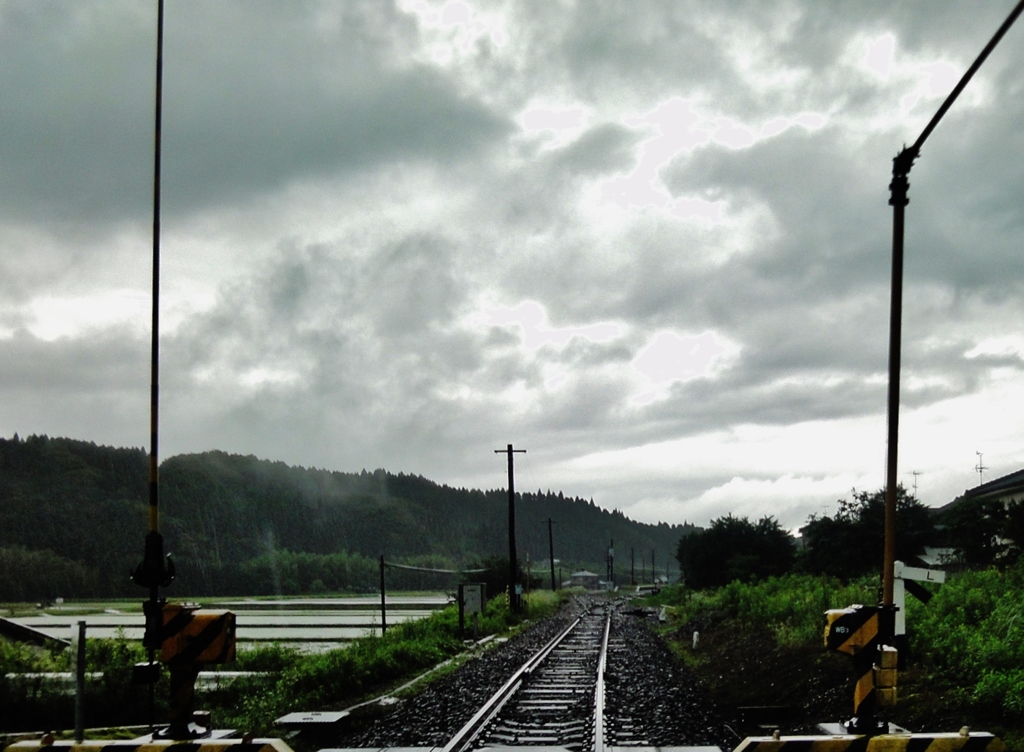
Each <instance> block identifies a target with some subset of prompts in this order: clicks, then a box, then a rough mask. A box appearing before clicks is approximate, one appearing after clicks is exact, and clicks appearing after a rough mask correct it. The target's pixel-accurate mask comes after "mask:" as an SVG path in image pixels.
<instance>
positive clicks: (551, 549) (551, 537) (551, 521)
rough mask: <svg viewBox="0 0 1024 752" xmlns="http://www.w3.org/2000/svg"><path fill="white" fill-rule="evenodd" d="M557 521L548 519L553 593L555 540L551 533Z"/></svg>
mask: <svg viewBox="0 0 1024 752" xmlns="http://www.w3.org/2000/svg"><path fill="white" fill-rule="evenodd" d="M554 524H555V521H554V520H553V519H551V518H550V517H548V560H549V561H550V562H551V591H552V592H554V590H555V539H554V536H553V534H552V533H551V526H552V525H554Z"/></svg>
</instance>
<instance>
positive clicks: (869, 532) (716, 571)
mask: <svg viewBox="0 0 1024 752" xmlns="http://www.w3.org/2000/svg"><path fill="white" fill-rule="evenodd" d="M851 496H852V498H850V499H839V500H838V502H837V503H838V508H837V511H836V512H835V514H833V515H831V516H830V515H825V514H822V515H811V517H810V518H809V519H808V520H807V522H806V524H805V525H804V526H803V527H802V528H800V537H799V538H798V539H797V538H794V537H793V536H792V535H790V533H789V532H788V531H787V530H785V529H783V528H782V527H781V525H780V524H779V523H778V521H777V520H776V519H775V518H774V517H771V516H765V517H762V518H761V519H759V520H757V521H751V520H750V519H748V518H746V517H733V516H732V515H726V516H725V517H719V518H718V519H716V520H714V521H713V522H712V523H711V525H710V526H709V527H708V528H707V529H705V530H700V531H697V532H696V533H694V534H693V535H690V536H686V537H683V538H681V539H680V541H679V543H678V545H677V547H676V559H677V561H678V562H679V566H680V569H681V570H682V572H683V575H684V578H685V580H686V583H687V584H688V585H689V586H691V587H693V588H697V589H703V588H709V587H720V586H722V585H726V584H728V583H730V582H733V581H735V580H739V581H741V582H750V581H755V580H763V579H766V578H768V577H773V576H776V577H777V576H781V575H784V574H789V573H805V574H814V575H827V576H831V577H838V578H840V579H843V580H850V579H853V578H855V577H859V576H861V575H866V574H872V573H876V572H880V571H881V568H882V561H883V545H884V527H885V491H884V489H883V490H879V491H875V492H867V491H857V490H856V489H854V490H853V492H852V494H851ZM896 530H897V535H896V559H897V560H899V561H903V562H906V563H913V562H915V561H917V557H918V556H920V555H921V554H922V553H923V552H924V548H925V547H926V546H932V547H935V548H941V549H944V550H946V551H948V552H949V557H948V560H947V561H944V562H943V564H944V566H953V567H967V568H978V567H985V566H990V565H993V564H998V565H1002V566H1006V565H1011V564H1013V563H1014V562H1016V561H1017V560H1018V559H1019V558H1020V557H1021V553H1022V551H1024V502H1021V501H1019V500H1018V501H1012V502H1010V503H1009V504H1004V503H1002V502H1000V501H993V500H990V499H970V498H964V499H961V500H959V501H958V502H957V503H956V504H954V505H951V506H950V508H948V509H945V510H943V511H941V512H940V511H937V510H933V509H929V508H928V507H926V506H924V505H923V504H922V503H921V502H920V501H918V500H917V499H916V498H915V497H914V496H912V495H910V494H908V493H907V491H906V489H905V488H903V487H902V486H900V487H899V488H897V491H896Z"/></svg>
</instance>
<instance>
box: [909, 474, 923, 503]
mask: <svg viewBox="0 0 1024 752" xmlns="http://www.w3.org/2000/svg"><path fill="white" fill-rule="evenodd" d="M910 474H911V475H913V476H914V498H915V499H917V476H918V475H924V473H923V472H922V471H921V470H911V471H910Z"/></svg>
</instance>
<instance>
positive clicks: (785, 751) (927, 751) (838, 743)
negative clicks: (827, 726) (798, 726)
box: [733, 732, 1006, 752]
mask: <svg viewBox="0 0 1024 752" xmlns="http://www.w3.org/2000/svg"><path fill="white" fill-rule="evenodd" d="M733 752H1006V745H1004V744H1003V742H1002V741H1001V740H999V739H998V738H996V737H994V736H992V734H987V733H970V734H966V733H962V732H961V733H953V734H881V735H879V736H782V737H779V738H778V739H776V738H775V737H772V736H765V737H761V736H751V737H747V738H746V739H744V740H743V741H742V742H741V743H740V746H738V747H737V748H736V749H735V750H734V751H733Z"/></svg>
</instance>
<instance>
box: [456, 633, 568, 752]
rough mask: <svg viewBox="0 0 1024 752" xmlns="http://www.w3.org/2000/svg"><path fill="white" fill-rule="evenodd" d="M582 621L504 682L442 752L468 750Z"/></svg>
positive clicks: (535, 655) (552, 641)
mask: <svg viewBox="0 0 1024 752" xmlns="http://www.w3.org/2000/svg"><path fill="white" fill-rule="evenodd" d="M582 620H583V616H579V617H577V618H576V620H575V621H573V623H572V624H570V625H569V626H568V627H567V628H566V629H565V630H564V631H563V632H562V633H561V634H559V635H557V636H556V637H554V638H553V639H552V640H551V641H550V642H548V644H547V645H545V646H544V647H543V648H541V649H540V650H539V651H537V652H536V653H535V654H534V655H533V656H532V657H531V658H530V659H529V660H527V661H526V663H524V664H523V665H522V666H521V667H520V668H519V669H518V670H517V671H516V672H515V673H514V674H512V676H511V677H509V680H508V681H507V682H505V684H504V685H503V686H502V687H501V689H499V690H498V691H497V692H495V693H494V694H493V695H492V696H491V698H490V699H489V700H487V702H485V703H484V704H483V705H482V706H481V707H480V709H479V710H478V711H477V712H476V713H475V714H474V715H473V717H472V718H470V719H469V722H468V723H466V725H465V726H463V727H462V728H461V729H459V730H458V731H457V732H455V735H454V736H452V738H451V740H450V741H449V742H448V743H447V744H446V745H444V748H443V749H442V752H464V751H465V750H467V749H469V747H470V745H471V744H472V743H473V742H474V741H475V740H476V738H477V736H478V735H479V734H480V732H481V731H482V730H483V728H484V726H486V725H487V723H488V721H490V720H491V719H492V718H493V717H494V716H495V715H497V713H498V712H499V711H500V710H501V709H502V707H504V705H505V703H506V702H508V700H509V698H510V697H512V695H513V694H515V691H516V690H517V689H519V686H520V685H521V684H522V682H523V679H525V678H526V677H527V676H529V675H530V674H531V673H532V672H533V671H534V669H536V668H537V667H538V666H539V665H540V664H541V663H543V662H544V659H545V658H547V657H548V655H549V654H550V653H551V651H552V650H554V649H555V648H556V647H558V645H559V644H560V643H561V642H562V641H563V640H564V639H565V638H566V637H568V636H569V635H570V634H572V631H573V630H574V629H576V627H577V625H578V624H579V623H580V622H581V621H582Z"/></svg>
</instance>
